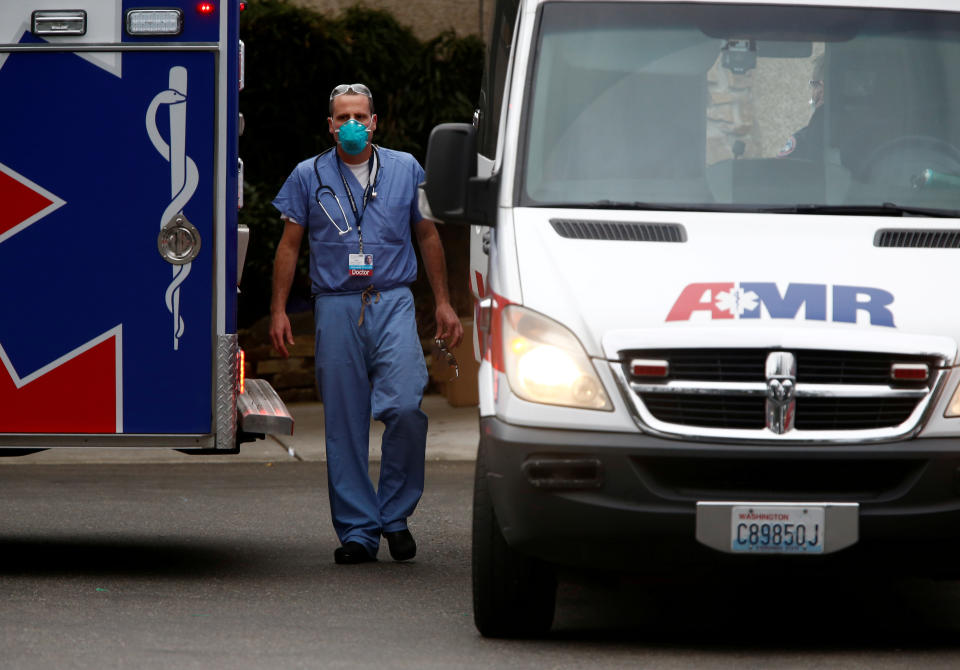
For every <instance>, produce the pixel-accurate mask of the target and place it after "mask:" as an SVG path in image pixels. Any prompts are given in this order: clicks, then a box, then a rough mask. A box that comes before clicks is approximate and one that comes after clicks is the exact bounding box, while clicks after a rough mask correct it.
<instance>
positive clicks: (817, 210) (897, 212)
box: [758, 202, 960, 218]
mask: <svg viewBox="0 0 960 670" xmlns="http://www.w3.org/2000/svg"><path fill="white" fill-rule="evenodd" d="M758 211H760V212H766V213H770V214H837V215H841V216H930V217H942V218H951V217H956V216H958V215H960V213H958V212H957V210H955V209H932V208H930V207H910V206H906V205H898V204H896V203H893V202H885V203H883V204H882V205H793V206H791V207H765V208H763V209H760V210H758Z"/></svg>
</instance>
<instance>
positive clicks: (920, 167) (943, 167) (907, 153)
mask: <svg viewBox="0 0 960 670" xmlns="http://www.w3.org/2000/svg"><path fill="white" fill-rule="evenodd" d="M927 168H930V169H932V170H937V171H939V172H946V173H948V174H960V149H957V147H955V146H953V145H952V144H950V143H949V142H946V141H945V140H941V139H939V138H937V137H930V136H929V135H902V136H901V137H895V138H894V139H892V140H888V141H886V142H883V143H882V144H880V145H878V146H877V147H876V148H874V149H873V151H871V152H870V153H869V154H868V155H867V157H866V158H864V159H863V161H862V162H861V163H860V169H859V176H860V178H861V179H862V180H863V181H865V182H880V183H884V184H892V185H897V186H903V187H908V186H910V185H911V183H912V182H911V180H912V179H913V177H914V176H916V175H918V174H920V173H921V172H923V171H924V170H926V169H927Z"/></svg>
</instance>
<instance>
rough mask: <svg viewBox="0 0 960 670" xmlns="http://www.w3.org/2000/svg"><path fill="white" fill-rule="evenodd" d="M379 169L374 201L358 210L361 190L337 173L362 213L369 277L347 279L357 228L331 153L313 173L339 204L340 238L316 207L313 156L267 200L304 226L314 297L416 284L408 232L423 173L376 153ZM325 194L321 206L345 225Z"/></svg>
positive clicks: (416, 217)
mask: <svg viewBox="0 0 960 670" xmlns="http://www.w3.org/2000/svg"><path fill="white" fill-rule="evenodd" d="M377 149H378V152H379V153H378V155H379V159H380V167H379V170H378V171H377V174H376V188H375V190H376V192H377V197H376V198H373V197H369V198H367V206H366V209H365V210H363V190H364V187H365V186H366V184H360V182H359V181H357V178H356V177H355V176H354V175H353V172H352V171H351V170H350V168H349V167H347V166H346V165H345V164H344V165H342V169H341V172H342V174H343V176H344V178H346V180H347V183H348V184H349V185H350V190H351V192H352V193H353V198H354V202H355V203H356V206H357V210H358V213H359V212H360V211H361V210H363V215H362V219H361V224H362V225H361V229H362V231H363V253H364V254H373V276H372V277H351V276H350V274H349V272H348V269H347V262H348V255H349V254H355V253H359V252H360V244H359V238H358V236H357V225H356V220H355V218H354V215H353V210H352V209H351V208H350V199H349V198H348V197H347V194H346V191H345V190H344V188H343V180H341V179H340V173H339V172H338V170H337V158H336V151H328V152H326V153H324V154H321V155H320V158H319V160H317V161H316V167H317V170H318V171H319V172H320V178H321V179H322V180H323V184H324V186H330V187H332V188H333V190H334V191H335V192H336V194H337V197H338V198H339V199H340V205H341V206H342V207H343V211H344V213H345V214H346V216H347V219H348V221H349V224H350V227H351V228H352V230H351V231H350V232H349V233H347V234H346V235H340V234H339V233H338V232H337V227H336V226H334V225H333V223H331V221H330V219H329V218H327V215H326V214H324V213H323V210H322V209H321V208H320V206H319V205H318V204H317V199H316V193H317V188H318V187H319V184H318V182H317V175H316V173H315V171H314V161H315V160H316V156H315V157H313V158H308V159H307V160H305V161H303V162H301V163H299V164H298V165H297V167H296V168H294V170H293V172H291V173H290V176H289V177H287V181H286V182H284V184H283V187H282V188H281V189H280V192H279V193H278V194H277V197H276V198H275V199H274V200H273V206H274V207H276V208H277V209H278V210H280V213H281V214H283V215H284V216H286V217H287V218H289V219H292V220H293V221H296V222H297V223H298V224H300V225H304V222H306V226H307V236H308V239H309V241H310V279H311V280H312V282H313V293H314V295H318V294H324V293H359V292H361V291H363V290H364V289H365V288H367V287H368V286H370V285H371V284H373V286H374V288H376V289H378V290H385V289H390V288H395V287H397V286H408V285H409V284H411V283H413V281H414V280H415V279H416V278H417V256H416V253H415V252H414V250H413V241H412V236H411V233H412V231H411V226H412V225H413V224H414V223H417V222H419V221H420V220H421V219H422V218H423V217H422V216H421V215H420V209H419V207H418V206H417V187H418V186H419V185H420V183H421V182H422V181H423V174H424V173H423V168H422V167H420V164H419V163H418V162H417V160H416V159H415V158H414V157H413V156H411V155H410V154H408V153H405V152H402V151H393V150H391V149H383V148H380V147H377ZM324 190H325V194H324V195H323V196H322V200H321V201H322V202H323V206H324V207H325V208H326V209H327V212H329V214H330V216H332V217H333V218H334V221H336V223H337V226H339V227H340V229H341V230H345V229H346V228H347V225H346V223H347V222H345V221H343V218H342V215H341V214H340V207H337V203H336V201H335V200H334V199H333V197H332V196H331V195H330V194H329V191H326V189H324Z"/></svg>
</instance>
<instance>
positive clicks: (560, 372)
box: [502, 305, 613, 410]
mask: <svg viewBox="0 0 960 670" xmlns="http://www.w3.org/2000/svg"><path fill="white" fill-rule="evenodd" d="M502 325H503V359H504V361H503V362H504V369H505V371H506V373H507V380H508V381H509V382H510V388H511V389H512V390H513V392H514V394H515V395H517V396H518V397H520V398H523V399H524V400H529V401H530V402H537V403H545V404H548V405H563V406H566V407H581V408H584V409H602V410H612V409H613V406H612V405H611V404H610V401H609V399H608V398H607V394H606V393H605V392H604V390H603V385H602V384H601V383H600V378H599V377H598V376H597V372H596V370H595V369H594V367H593V364H592V363H591V362H590V359H589V358H588V357H587V354H586V352H585V351H584V350H583V346H582V345H581V344H580V342H579V341H578V340H577V338H576V337H575V336H574V335H573V333H571V332H570V331H569V330H567V329H566V328H564V327H563V326H561V325H560V324H559V323H557V322H555V321H552V320H550V319H548V318H546V317H544V316H541V315H539V314H537V313H535V312H531V311H530V310H528V309H525V308H523V307H520V306H518V305H510V306H508V307H506V308H505V309H504V310H503V321H502Z"/></svg>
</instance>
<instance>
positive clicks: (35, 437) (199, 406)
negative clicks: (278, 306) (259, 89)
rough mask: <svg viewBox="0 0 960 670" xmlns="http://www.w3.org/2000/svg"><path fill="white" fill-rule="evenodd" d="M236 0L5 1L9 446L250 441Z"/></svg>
mask: <svg viewBox="0 0 960 670" xmlns="http://www.w3.org/2000/svg"><path fill="white" fill-rule="evenodd" d="M241 4H242V3H240V2H238V1H237V0H210V1H204V2H197V1H194V0H175V1H173V2H167V3H162V7H160V8H158V6H157V3H154V2H138V1H137V0H123V1H122V2H121V1H120V0H69V2H64V1H62V0H32V1H30V2H7V1H4V2H0V455H5V456H8V455H18V454H25V453H31V452H34V451H37V450H42V449H46V448H50V447H102V446H110V447H126V448H131V449H135V448H139V447H169V448H172V449H178V450H184V451H186V452H187V453H214V454H226V453H236V452H237V450H238V449H239V445H240V443H241V442H244V441H248V440H252V439H255V438H257V437H263V436H264V435H265V434H266V433H289V432H290V431H291V430H292V427H293V422H292V419H291V417H290V415H289V412H288V411H287V409H286V407H285V406H284V404H283V402H282V401H281V400H280V398H279V397H278V396H277V394H276V393H275V392H274V390H273V389H272V388H271V387H270V385H269V384H266V383H264V382H263V381H262V380H251V379H245V378H244V374H243V365H242V360H243V357H242V352H241V351H240V349H239V346H238V342H237V290H238V289H237V284H238V281H239V278H240V270H241V268H242V264H243V252H244V250H245V248H246V246H245V245H246V239H247V235H246V231H245V230H241V229H240V227H239V226H238V223H237V210H238V208H239V207H240V206H241V205H242V202H241V200H240V195H241V193H242V191H241V188H242V169H241V166H242V163H241V162H240V158H239V156H238V153H237V145H238V137H239V133H240V132H241V126H242V118H241V116H240V112H239V108H238V99H239V95H238V94H239V91H240V88H241V87H242V83H243V52H242V43H241V42H240V40H239V30H238V26H239V13H240V11H241Z"/></svg>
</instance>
